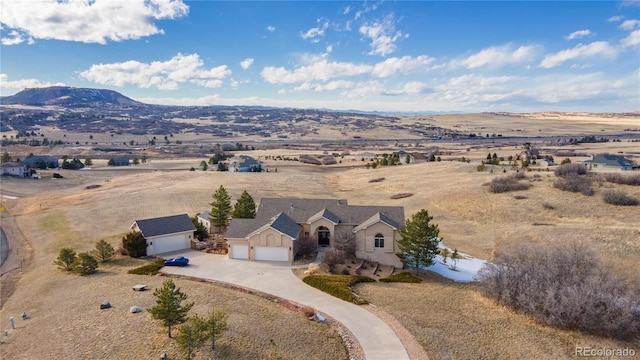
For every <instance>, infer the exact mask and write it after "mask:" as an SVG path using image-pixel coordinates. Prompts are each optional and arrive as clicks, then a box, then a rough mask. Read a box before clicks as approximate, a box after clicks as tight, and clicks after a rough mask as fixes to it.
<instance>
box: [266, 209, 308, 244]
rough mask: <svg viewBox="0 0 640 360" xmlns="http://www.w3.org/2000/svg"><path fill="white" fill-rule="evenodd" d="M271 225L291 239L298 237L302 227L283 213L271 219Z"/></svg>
mask: <svg viewBox="0 0 640 360" xmlns="http://www.w3.org/2000/svg"><path fill="white" fill-rule="evenodd" d="M271 227H272V228H274V229H275V230H277V231H280V232H281V233H283V234H285V235H287V236H289V237H291V238H293V239H295V238H297V237H298V234H299V233H300V229H301V228H302V227H301V226H300V225H298V224H297V223H296V222H295V221H293V220H292V219H291V218H290V217H288V216H287V215H285V214H284V213H280V214H278V216H277V217H275V218H274V219H273V221H272V222H271Z"/></svg>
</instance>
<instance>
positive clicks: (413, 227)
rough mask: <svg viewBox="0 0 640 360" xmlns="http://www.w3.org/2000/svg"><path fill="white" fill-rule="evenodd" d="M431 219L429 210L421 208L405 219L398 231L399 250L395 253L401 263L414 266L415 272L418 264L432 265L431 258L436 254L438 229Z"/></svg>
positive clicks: (417, 269) (438, 239)
mask: <svg viewBox="0 0 640 360" xmlns="http://www.w3.org/2000/svg"><path fill="white" fill-rule="evenodd" d="M431 220H433V217H432V216H429V212H428V211H427V210H425V209H422V210H420V211H418V212H417V213H415V214H414V215H413V216H412V217H411V219H409V220H407V221H406V222H405V227H404V229H400V231H399V232H400V236H401V237H402V238H401V239H400V240H398V248H399V249H400V252H399V253H397V254H396V255H397V256H398V257H399V258H400V261H402V263H403V264H410V265H413V266H415V267H416V273H418V271H419V269H420V266H423V267H428V266H431V265H433V259H434V258H435V256H436V255H437V254H438V243H439V242H440V241H441V239H440V238H439V237H438V235H439V233H440V230H439V229H438V225H437V224H432V223H431Z"/></svg>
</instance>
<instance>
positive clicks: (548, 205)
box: [542, 202, 556, 210]
mask: <svg viewBox="0 0 640 360" xmlns="http://www.w3.org/2000/svg"><path fill="white" fill-rule="evenodd" d="M542 207H543V208H545V209H547V210H554V209H555V208H556V207H555V206H553V204H551V203H548V202H543V203H542Z"/></svg>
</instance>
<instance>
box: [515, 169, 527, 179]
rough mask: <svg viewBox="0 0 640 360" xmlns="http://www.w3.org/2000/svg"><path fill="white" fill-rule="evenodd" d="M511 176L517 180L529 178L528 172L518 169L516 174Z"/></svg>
mask: <svg viewBox="0 0 640 360" xmlns="http://www.w3.org/2000/svg"><path fill="white" fill-rule="evenodd" d="M511 177H512V178H513V179H515V180H524V179H526V178H527V174H525V173H524V172H520V171H517V172H516V173H515V174H512V175H511Z"/></svg>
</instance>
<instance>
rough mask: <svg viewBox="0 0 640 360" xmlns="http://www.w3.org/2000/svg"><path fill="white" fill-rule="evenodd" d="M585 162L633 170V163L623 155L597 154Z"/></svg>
mask: <svg viewBox="0 0 640 360" xmlns="http://www.w3.org/2000/svg"><path fill="white" fill-rule="evenodd" d="M585 163H587V164H593V165H597V166H606V167H611V168H617V169H619V170H624V171H629V170H633V163H632V162H631V161H629V160H627V159H626V158H625V157H624V156H622V155H612V154H596V155H592V156H591V160H587V161H585Z"/></svg>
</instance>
